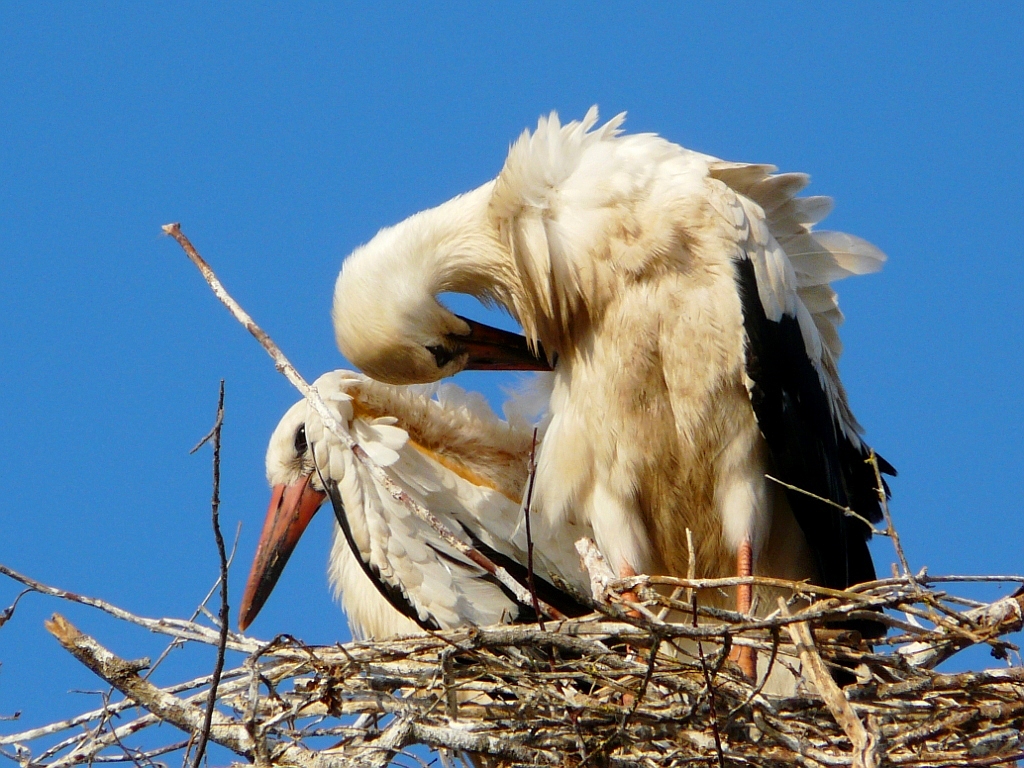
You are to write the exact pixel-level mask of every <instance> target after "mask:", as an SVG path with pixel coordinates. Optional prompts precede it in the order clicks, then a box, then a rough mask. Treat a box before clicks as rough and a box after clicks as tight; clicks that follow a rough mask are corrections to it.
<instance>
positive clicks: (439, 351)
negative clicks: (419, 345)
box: [427, 345, 458, 368]
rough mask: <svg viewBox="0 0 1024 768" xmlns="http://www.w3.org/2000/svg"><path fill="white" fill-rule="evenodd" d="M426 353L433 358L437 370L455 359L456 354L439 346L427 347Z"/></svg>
mask: <svg viewBox="0 0 1024 768" xmlns="http://www.w3.org/2000/svg"><path fill="white" fill-rule="evenodd" d="M427 352H429V353H430V354H432V355H433V356H434V362H435V363H437V367H438V368H444V367H445V366H446V365H448V363H450V362H451V361H452V360H454V359H455V356H456V355H457V354H458V353H457V352H453V351H452V350H450V349H448V348H447V347H442V346H440V345H438V346H436V347H427Z"/></svg>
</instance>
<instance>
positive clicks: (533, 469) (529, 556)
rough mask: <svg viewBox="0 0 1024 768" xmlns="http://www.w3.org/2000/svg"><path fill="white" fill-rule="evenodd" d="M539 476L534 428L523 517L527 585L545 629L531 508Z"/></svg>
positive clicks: (539, 619) (534, 607)
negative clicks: (536, 576)
mask: <svg viewBox="0 0 1024 768" xmlns="http://www.w3.org/2000/svg"><path fill="white" fill-rule="evenodd" d="M536 476H537V428H536V427H534V428H533V442H532V444H531V445H530V464H529V479H528V480H527V482H526V501H525V504H524V507H523V515H524V516H525V518H526V584H527V586H528V587H529V588H530V598H531V599H532V600H533V612H534V613H535V614H537V623H538V624H540V628H541V629H544V616H543V614H541V612H540V605H538V603H537V585H536V584H535V583H534V580H533V529H532V527H531V525H530V508H531V506H532V505H533V483H534V480H535V478H536Z"/></svg>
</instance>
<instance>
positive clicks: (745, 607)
mask: <svg viewBox="0 0 1024 768" xmlns="http://www.w3.org/2000/svg"><path fill="white" fill-rule="evenodd" d="M736 575H737V576H753V575H754V548H753V547H752V546H750V542H749V541H747V540H744V542H743V543H742V544H740V549H739V552H737V553H736ZM753 595H754V587H753V585H752V584H740V585H739V586H737V587H736V610H737V611H738V612H739V613H742V614H749V613H750V606H751V604H752V603H753ZM730 656H731V658H732V659H733V661H735V662H736V663H737V664H739V666H740V669H741V670H743V674H744V675H746V677H747V678H748V679H749V680H751V681H753V680H756V679H757V655H756V654H755V653H754V649H753V648H749V647H746V646H741V647H737V648H733V650H732V653H731V654H730Z"/></svg>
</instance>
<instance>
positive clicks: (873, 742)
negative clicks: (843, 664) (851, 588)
mask: <svg viewBox="0 0 1024 768" xmlns="http://www.w3.org/2000/svg"><path fill="white" fill-rule="evenodd" d="M779 610H780V611H781V612H782V615H783V616H789V615H790V613H789V606H788V605H786V601H785V599H783V598H782V597H780V598H779ZM788 630H789V635H790V637H791V638H792V639H793V645H795V646H796V649H797V652H798V653H799V654H800V661H801V662H802V663H803V669H804V671H805V673H806V674H807V676H808V677H810V678H811V680H813V681H814V685H815V687H817V689H818V693H820V694H821V697H822V698H823V699H824V700H825V705H826V706H827V707H828V709H829V711H830V712H831V713H832V716H833V717H835V719H836V722H837V723H839V726H840V727H841V728H842V729H843V732H844V733H846V736H847V738H849V740H850V743H851V744H852V745H853V768H877V766H878V764H879V752H880V750H881V745H880V744H879V741H878V735H877V734H873V733H869V732H868V730H867V729H866V728H865V727H864V723H862V722H861V721H860V718H858V717H857V714H856V713H855V712H854V711H853V707H851V706H850V702H849V701H848V700H847V698H846V696H845V695H843V691H842V689H841V688H840V687H839V686H838V685H836V683H835V681H834V680H833V679H832V675H831V674H830V673H829V671H828V669H827V668H826V667H825V662H824V661H822V659H821V654H819V653H818V649H817V647H815V645H814V635H812V634H811V628H810V626H809V625H808V624H807V623H806V622H803V621H801V622H796V623H794V624H790V625H789V627H788Z"/></svg>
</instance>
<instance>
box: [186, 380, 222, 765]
mask: <svg viewBox="0 0 1024 768" xmlns="http://www.w3.org/2000/svg"><path fill="white" fill-rule="evenodd" d="M223 427H224V379H221V380H220V395H219V396H218V398H217V421H216V423H215V424H214V425H213V429H212V430H210V434H208V435H207V436H206V437H204V438H203V439H202V440H201V441H200V442H199V445H197V446H196V447H195V448H193V449H192V453H195V452H196V451H197V450H198V449H199V447H200V446H201V445H202V444H203V443H205V442H206V441H207V440H209V439H212V440H213V497H212V498H211V500H210V509H211V518H212V521H213V535H214V538H215V539H216V541H217V556H218V558H219V559H220V614H219V619H220V638H219V640H218V642H217V661H216V663H215V664H214V667H213V680H212V681H211V683H210V695H209V697H208V698H207V701H206V718H205V720H203V729H202V730H201V731H200V733H199V744H198V745H197V746H196V754H195V759H194V760H193V761H192V768H199V765H200V764H201V763H202V760H203V755H204V754H206V743H207V742H208V741H209V739H210V728H211V726H212V725H213V711H214V709H215V708H216V706H217V686H219V685H220V676H221V673H222V672H223V671H224V649H225V647H226V646H227V642H228V622H229V621H230V610H229V608H228V556H227V552H226V551H225V548H224V537H223V536H222V535H221V531H220V436H221V430H222V428H223Z"/></svg>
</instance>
